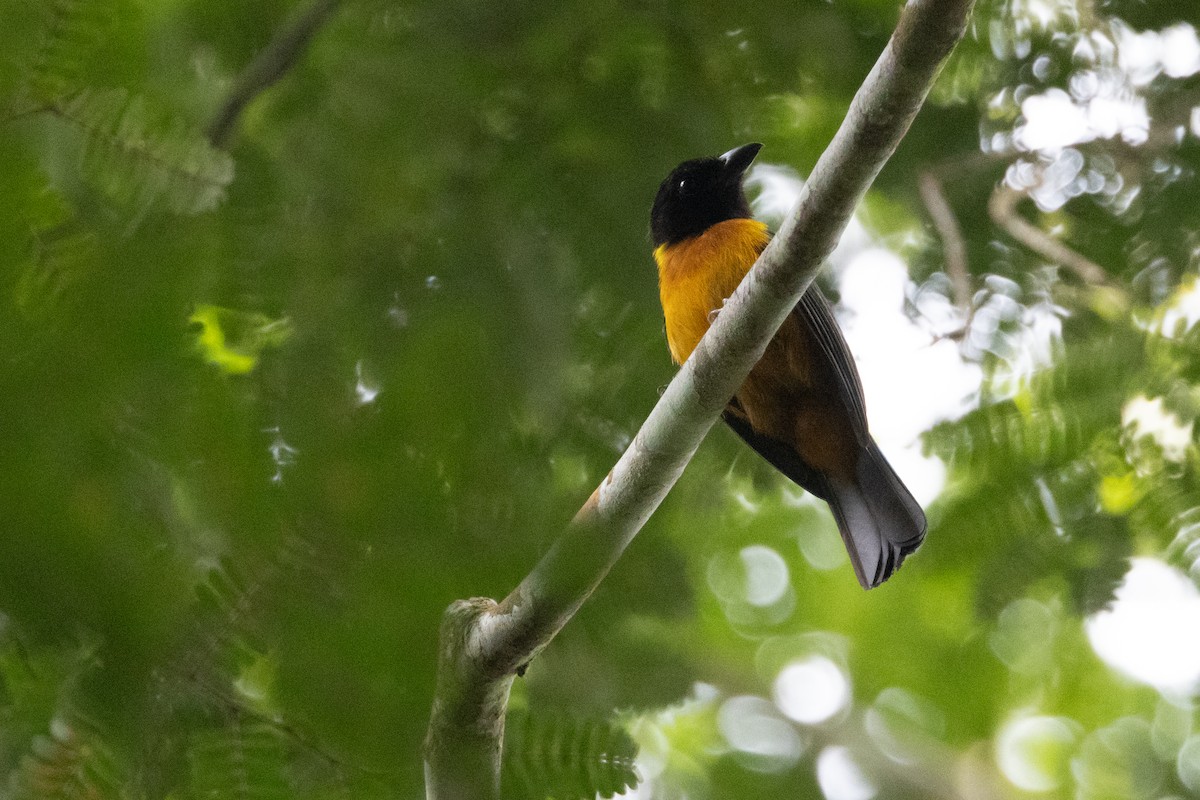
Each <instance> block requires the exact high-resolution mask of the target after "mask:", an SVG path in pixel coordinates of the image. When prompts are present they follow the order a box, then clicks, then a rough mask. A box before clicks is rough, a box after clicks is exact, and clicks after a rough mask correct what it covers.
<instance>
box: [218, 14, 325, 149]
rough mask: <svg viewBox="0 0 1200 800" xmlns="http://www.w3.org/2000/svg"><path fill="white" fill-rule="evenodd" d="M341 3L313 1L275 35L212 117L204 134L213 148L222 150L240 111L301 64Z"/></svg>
mask: <svg viewBox="0 0 1200 800" xmlns="http://www.w3.org/2000/svg"><path fill="white" fill-rule="evenodd" d="M339 2H340V0H315V2H314V3H313V4H312V5H311V6H309V8H308V9H307V10H306V11H305V12H304V13H303V14H301V15H300V16H299V17H297V18H296V20H295V22H293V23H292V24H291V25H288V26H285V27H283V28H281V29H280V30H279V32H278V33H276V34H275V36H274V38H272V39H271V41H270V42H268V43H267V46H266V47H265V48H263V50H262V51H261V52H260V53H259V54H258V55H257V56H256V57H255V58H254V60H253V61H251V62H250V63H249V64H248V65H247V66H246V68H245V69H244V70H242V73H241V74H240V75H238V76H237V79H236V80H235V81H234V82H233V88H232V89H231V90H230V92H229V95H228V96H227V97H226V98H225V102H224V103H222V104H221V107H220V109H218V110H217V113H216V114H214V115H213V118H212V121H211V122H210V123H209V124H208V129H207V131H206V133H207V136H208V141H209V142H211V143H212V145H213V147H221V148H223V147H225V146H226V145H227V144H228V143H229V137H230V136H232V135H233V130H234V127H235V126H236V125H237V121H238V118H239V117H240V116H241V114H242V111H243V110H244V109H245V108H246V106H247V105H249V104H250V101H252V100H253V99H254V98H255V97H257V96H258V95H260V94H262V93H263V92H264V91H266V90H267V89H269V88H270V87H271V86H272V85H273V84H274V83H275V82H276V81H278V80H279V79H280V78H282V77H283V76H284V75H285V74H286V73H287V71H288V70H289V69H291V68H292V67H293V66H295V64H296V62H297V61H299V60H300V55H301V53H303V52H304V48H305V46H306V45H307V44H308V42H309V40H311V39H312V37H313V35H314V34H316V32H317V30H318V29H319V28H320V27H321V26H322V25H323V24H325V22H326V21H327V20H328V19H329V17H330V16H331V15H332V14H333V12H334V11H335V10H336V9H337V6H338V3H339Z"/></svg>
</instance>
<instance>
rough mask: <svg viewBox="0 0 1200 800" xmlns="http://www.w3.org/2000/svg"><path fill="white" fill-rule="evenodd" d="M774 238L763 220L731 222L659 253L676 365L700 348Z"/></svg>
mask: <svg viewBox="0 0 1200 800" xmlns="http://www.w3.org/2000/svg"><path fill="white" fill-rule="evenodd" d="M770 239H771V234H770V233H769V232H768V231H767V226H766V225H764V224H763V223H761V222H757V221H755V220H752V219H729V220H725V221H724V222H718V223H717V224H716V225H713V226H712V227H710V228H709V229H708V230H706V231H705V232H704V233H702V234H700V235H699V236H695V237H692V238H691V239H687V240H685V241H682V242H678V243H676V244H671V245H665V244H664V245H660V246H659V247H658V248H656V249H655V251H654V260H655V262H656V263H657V264H658V291H659V297H660V298H661V299H662V307H663V316H664V317H665V318H666V321H667V344H668V346H670V348H671V358H672V359H673V360H674V361H675V363H676V364H682V363H683V362H684V361H686V360H687V357H688V356H690V355H691V354H692V351H693V350H695V349H696V345H697V344H699V343H700V337H702V336H703V335H704V332H705V331H707V330H708V326H709V323H710V322H711V319H710V317H711V315H712V314H713V312H714V311H718V310H720V308H721V306H722V304H723V303H724V302H725V298H727V297H729V296H730V295H731V294H733V291H734V289H736V288H737V287H738V284H739V283H741V282H742V278H744V277H746V273H747V272H749V271H750V267H752V266H754V262H755V260H756V259H757V258H758V254H759V253H761V252H762V250H763V248H764V247H766V246H767V242H768V241H770Z"/></svg>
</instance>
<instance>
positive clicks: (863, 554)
mask: <svg viewBox="0 0 1200 800" xmlns="http://www.w3.org/2000/svg"><path fill="white" fill-rule="evenodd" d="M826 486H827V487H828V498H827V499H828V501H829V507H830V508H831V509H833V516H834V519H836V520H837V524H838V530H839V531H841V534H842V539H843V541H845V543H846V550H847V551H848V552H849V553H850V562H851V563H852V564H853V565H854V574H855V575H857V576H858V582H859V583H861V584H862V586H863V588H864V589H873V588H874V587H876V586H878V585H879V584H881V583H883V582H884V581H886V580H887V579H888V578H889V577H891V575H892V573H893V572H895V571H896V570H897V569H899V568H900V564H901V563H902V562H903V561H904V557H905V556H907V555H908V554H909V553H911V552H912V551H914V550H916V549H917V547H918V546H919V545H920V544H921V541H922V540H923V539H924V538H925V514H924V512H922V511H921V506H920V505H919V504H918V503H917V501H916V500H915V499H913V496H912V495H911V494H909V493H908V489H906V488H904V484H903V483H901V482H900V478H898V477H897V476H896V473H895V472H894V471H893V470H892V467H891V465H889V464H888V463H887V460H886V459H885V458H884V457H883V453H881V452H879V448H878V447H876V446H875V443H874V442H872V443H871V445H870V447H868V448H867V450H866V451H864V452H863V454H862V457H861V458H859V460H858V466H857V468H856V470H855V475H854V482H853V483H849V484H842V483H839V482H836V481H835V480H833V478H832V476H827V477H826Z"/></svg>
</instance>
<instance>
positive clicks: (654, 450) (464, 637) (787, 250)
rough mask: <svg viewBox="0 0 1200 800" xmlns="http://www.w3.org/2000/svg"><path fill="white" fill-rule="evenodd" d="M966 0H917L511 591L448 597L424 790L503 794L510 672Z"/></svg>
mask: <svg viewBox="0 0 1200 800" xmlns="http://www.w3.org/2000/svg"><path fill="white" fill-rule="evenodd" d="M972 3H973V0H910V2H909V3H908V5H907V6H906V7H905V9H904V11H903V13H902V15H901V17H900V22H899V24H898V26H897V28H896V31H895V33H894V34H893V35H892V39H891V41H890V42H889V43H888V45H887V48H886V49H885V50H884V51H883V54H882V55H881V56H880V58H879V60H878V61H877V62H876V64H875V66H874V68H873V69H872V70H871V73H870V74H869V75H868V76H867V78H866V81H865V82H864V83H863V85H862V87H861V88H860V89H859V91H858V94H857V95H856V96H855V98H854V101H853V102H852V103H851V105H850V109H849V111H848V112H847V115H846V119H845V121H844V122H843V123H842V126H841V128H839V130H838V132H837V134H836V135H835V136H834V138H833V141H832V142H831V143H830V144H829V147H828V148H827V149H826V151H825V153H824V154H823V155H822V156H821V159H820V160H819V161H818V162H817V165H816V167H814V169H813V172H812V174H811V176H810V177H809V180H808V183H807V184H806V185H805V187H804V191H803V192H802V194H801V197H800V200H799V202H798V204H797V206H796V208H794V209H793V210H792V212H791V214H790V215H789V216H788V218H787V219H786V220H785V221H784V223H783V225H782V227H781V228H780V230H779V233H778V234H777V235H776V236H775V238H774V239H773V240H772V241H771V244H770V245H768V246H767V249H766V250H765V251H763V254H762V256H760V257H759V259H758V262H757V263H756V264H755V266H754V268H753V269H752V270H751V271H750V273H749V275H747V276H746V279H745V280H744V281H743V282H742V284H741V286H739V287H738V289H737V291H736V292H735V293H734V294H733V296H732V297H730V298H729V300H728V301H727V302H726V304H725V306H724V308H723V310H722V311H721V314H720V315H719V317H718V318H717V320H716V321H715V322H714V323H713V325H712V327H711V328H710V329H709V331H708V333H707V334H706V335H705V336H704V338H703V339H702V340H701V342H700V344H699V345H698V346H697V348H696V350H695V352H693V353H692V356H691V357H690V358H689V359H688V361H687V363H685V364H684V366H683V367H682V368H681V369H680V371H679V373H678V374H677V375H676V376H675V379H674V380H673V381H671V384H670V385H669V386H668V387H667V390H666V392H665V393H664V394H663V396H662V398H661V399H660V400H659V402H658V404H657V405H655V407H654V409H653V410H652V411H651V412H650V415H649V417H647V419H646V422H645V423H644V424H643V425H642V428H641V430H639V431H638V433H637V436H635V437H634V440H633V443H632V444H631V445H630V447H629V449H627V450H626V451H625V453H624V454H623V455H622V456H621V458H620V460H619V461H618V462H617V464H616V466H614V467H613V469H612V471H611V472H610V473H609V474H608V477H606V478H605V479H604V481H603V482H602V483H601V484H600V486H599V487H598V488H597V489H596V490H595V491H594V492H593V493H592V496H591V497H590V498H589V499H588V501H587V503H585V504H584V506H583V508H581V509H580V510H579V513H578V514H576V516H575V519H574V521H573V522H572V524H571V525H570V526H568V528H567V529H566V530H565V531H564V532H563V534H562V536H561V537H560V538H559V539H558V541H557V542H555V544H554V545H553V546H552V547H551V549H550V551H549V552H548V553H547V554H546V555H545V556H544V557H543V558H542V560H541V561H540V562H539V563H538V565H537V566H536V567H534V569H533V571H532V572H530V573H529V575H528V576H527V577H526V578H525V580H524V581H522V582H521V585H520V586H518V587H517V588H516V589H515V590H514V591H513V592H512V593H511V594H510V595H509V596H508V597H506V598H505V599H504V600H503V601H501V602H500V603H495V602H493V601H491V600H487V599H478V598H477V599H474V600H469V601H458V602H456V603H454V604H453V605H451V607H450V609H449V610H448V611H447V613H446V616H445V618H444V621H443V624H442V631H441V641H440V644H439V658H438V682H437V689H436V691H437V696H436V697H435V699H434V704H433V710H432V715H431V718H430V722H429V731H428V735H427V737H426V742H425V776H426V796H427V798H429V799H430V800H445V799H446V798H452V799H453V800H458V799H459V798H483V799H484V800H488V799H490V798H495V797H497V796H498V793H499V767H500V743H501V737H502V735H503V731H504V714H505V707H506V704H507V698H508V690H509V687H510V686H511V685H512V680H513V677H514V675H515V674H517V673H518V672H521V671H523V668H524V666H525V665H526V664H527V663H528V662H529V660H530V659H532V658H533V657H534V656H535V655H536V654H537V653H538V652H539V651H540V650H541V649H542V648H543V647H545V646H546V645H547V644H548V643H549V642H550V640H551V639H552V638H553V637H554V635H555V634H556V633H557V632H558V631H559V630H560V629H561V628H562V627H563V625H565V624H566V623H567V621H568V620H569V619H570V618H571V617H572V615H574V613H575V612H576V610H578V608H579V607H580V605H582V604H583V602H584V600H586V599H587V597H588V596H589V595H590V594H591V592H592V591H593V590H594V589H595V588H596V586H597V585H598V584H599V583H600V581H601V580H602V579H603V578H604V576H605V575H606V574H607V573H608V570H609V569H610V568H611V567H612V565H613V564H614V563H615V562H616V560H617V558H618V557H620V555H621V553H622V552H623V551H624V549H625V547H626V546H627V545H628V544H629V542H630V541H631V540H632V539H633V537H634V536H635V535H636V534H637V532H638V530H640V529H641V527H642V525H643V524H644V523H645V521H646V520H647V519H648V518H649V517H650V515H651V514H652V513H653V512H654V510H655V509H656V508H657V507H658V505H659V503H661V502H662V499H663V498H664V497H665V496H666V494H667V492H668V491H669V490H670V488H671V487H672V486H673V485H674V484H675V481H676V480H677V479H678V477H679V475H680V473H682V471H683V468H684V466H685V465H686V464H687V462H688V461H689V460H690V459H691V457H692V454H693V453H694V452H695V450H696V448H697V447H698V446H699V444H700V441H701V440H702V439H703V438H704V436H705V434H707V432H708V430H709V428H711V427H712V425H713V423H714V422H715V421H716V418H717V416H718V415H719V414H720V413H721V410H722V409H723V408H724V407H725V404H726V403H727V402H728V400H729V398H730V397H732V396H733V394H734V392H736V391H737V389H738V387H740V386H741V384H742V382H743V381H744V380H745V378H746V375H748V374H749V372H750V369H751V368H752V367H753V366H754V364H755V363H757V361H758V359H759V358H760V357H761V355H762V353H763V351H764V350H765V349H766V346H767V343H768V342H769V341H770V339H771V337H772V336H774V334H775V332H776V330H778V328H779V326H780V325H781V324H782V323H783V321H784V319H785V318H786V317H787V315H788V313H789V312H790V311H791V310H792V307H793V306H794V305H795V304H796V302H797V301H798V300H799V299H800V296H801V295H802V294H803V293H804V291H805V290H806V289H807V288H808V286H809V284H811V283H812V281H813V278H814V277H815V276H816V274H817V272H818V271H819V270H820V267H821V264H822V262H823V261H824V260H825V257H826V256H828V255H829V253H830V252H832V250H833V248H834V247H835V245H836V244H837V242H838V239H839V238H840V236H841V234H842V231H843V230H844V229H845V227H846V224H847V222H848V221H849V219H850V217H851V215H852V214H853V213H854V210H855V208H856V206H857V205H858V203H859V201H860V200H861V199H862V197H863V195H864V194H865V193H866V191H867V188H868V187H869V186H870V185H871V182H872V181H873V180H874V178H875V176H876V175H877V174H878V173H879V170H880V169H881V168H882V167H883V165H884V163H885V162H886V161H887V159H888V158H889V157H890V156H891V154H892V152H893V151H894V150H895V149H896V146H897V145H898V144H899V143H900V140H901V138H902V137H903V136H904V134H905V132H906V131H907V130H908V126H909V124H910V123H911V122H912V120H913V118H914V117H915V116H916V114H917V111H918V110H919V109H920V107H921V104H922V103H923V102H924V99H925V95H926V94H927V93H928V91H929V87H930V86H931V85H932V83H933V79H934V77H935V76H936V75H937V72H938V70H939V68H940V67H941V64H942V62H943V60H944V59H945V58H946V56H947V55H949V53H950V51H951V50H952V49H953V47H954V45H955V44H956V43H957V42H958V40H959V39H960V38H961V37H962V34H963V32H964V30H965V28H966V22H967V17H968V16H969V14H970V10H971V6H972Z"/></svg>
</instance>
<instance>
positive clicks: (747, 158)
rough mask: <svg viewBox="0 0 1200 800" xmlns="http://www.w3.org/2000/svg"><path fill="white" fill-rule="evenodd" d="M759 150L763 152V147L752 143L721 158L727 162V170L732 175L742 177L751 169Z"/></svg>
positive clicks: (734, 149)
mask: <svg viewBox="0 0 1200 800" xmlns="http://www.w3.org/2000/svg"><path fill="white" fill-rule="evenodd" d="M759 150H762V145H761V144H759V143H758V142H751V143H750V144H744V145H742V146H741V147H735V148H733V149H732V150H730V151H729V152H728V153H725V154H724V155H722V156H721V157H720V158H721V160H722V161H724V162H725V168H726V169H727V170H728V171H729V172H730V173H731V174H733V175H741V174H742V173H743V172H745V171H746V170H747V169H748V168H749V167H750V164H751V163H752V162H753V161H754V157H755V156H756V155H758V151H759Z"/></svg>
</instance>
